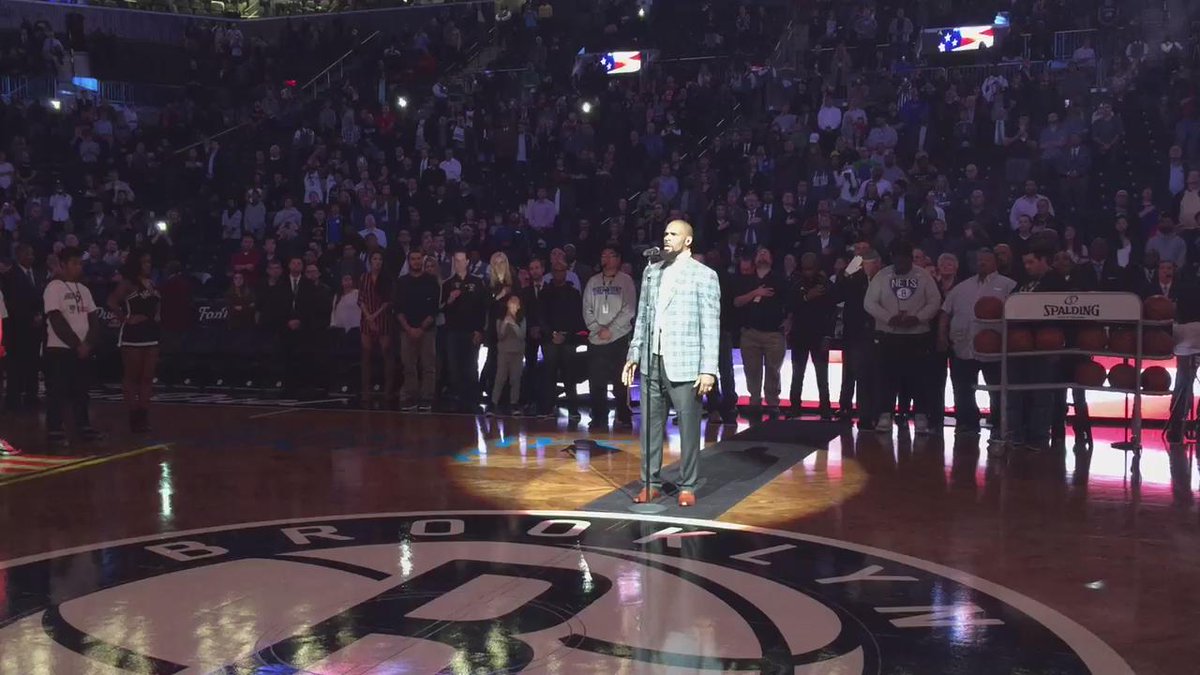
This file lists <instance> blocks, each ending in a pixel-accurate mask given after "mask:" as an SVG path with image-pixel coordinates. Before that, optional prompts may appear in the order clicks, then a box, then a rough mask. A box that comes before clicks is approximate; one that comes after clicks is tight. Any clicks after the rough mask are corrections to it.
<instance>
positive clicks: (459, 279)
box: [442, 251, 487, 413]
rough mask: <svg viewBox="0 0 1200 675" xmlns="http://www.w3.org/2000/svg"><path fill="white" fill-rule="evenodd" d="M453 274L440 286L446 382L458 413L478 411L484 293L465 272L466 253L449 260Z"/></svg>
mask: <svg viewBox="0 0 1200 675" xmlns="http://www.w3.org/2000/svg"><path fill="white" fill-rule="evenodd" d="M451 264H452V266H453V274H451V275H450V278H449V279H447V280H446V281H445V282H444V283H443V284H442V312H443V313H444V315H445V317H446V324H445V330H446V352H447V357H448V358H447V359H446V364H447V369H448V371H449V372H447V379H448V380H449V384H450V390H451V392H452V394H453V396H454V398H455V400H456V403H457V406H458V410H459V411H460V412H472V413H477V412H479V396H478V392H477V389H476V384H477V383H478V381H479V379H478V375H479V373H478V367H479V346H480V345H481V344H483V334H484V330H483V329H484V325H483V322H484V319H485V317H486V315H487V304H486V303H487V291H486V289H485V287H484V283H483V279H480V278H479V277H476V276H472V275H470V274H469V273H468V272H467V266H468V261H467V254H466V252H465V251H458V252H456V253H455V254H454V257H453V259H452V261H451Z"/></svg>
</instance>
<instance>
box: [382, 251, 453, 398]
mask: <svg viewBox="0 0 1200 675" xmlns="http://www.w3.org/2000/svg"><path fill="white" fill-rule="evenodd" d="M393 293H394V297H393V298H392V311H394V312H395V313H396V323H397V324H399V326H400V363H401V367H402V368H403V369H404V384H403V385H402V386H401V391H400V409H401V410H404V411H412V410H419V411H421V412H428V411H430V410H432V409H433V398H434V395H435V393H436V389H435V382H436V380H437V327H436V326H435V325H434V323H435V321H436V320H437V313H438V309H439V307H440V306H441V298H442V286H441V284H440V283H439V282H438V279H437V277H436V276H435V275H433V274H429V273H427V272H426V271H425V254H423V253H421V252H420V251H415V250H414V251H411V252H410V253H409V254H408V274H406V275H404V276H402V277H400V278H399V279H397V280H396V284H395V287H394V288H393Z"/></svg>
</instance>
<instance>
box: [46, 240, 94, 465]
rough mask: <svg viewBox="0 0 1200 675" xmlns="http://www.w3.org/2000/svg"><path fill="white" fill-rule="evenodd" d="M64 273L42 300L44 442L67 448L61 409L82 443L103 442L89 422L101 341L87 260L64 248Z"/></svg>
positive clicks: (59, 255)
mask: <svg viewBox="0 0 1200 675" xmlns="http://www.w3.org/2000/svg"><path fill="white" fill-rule="evenodd" d="M58 257H59V260H60V261H61V262H62V272H61V273H60V274H59V276H58V277H56V278H55V279H54V280H53V281H51V282H50V283H49V284H47V285H46V290H45V292H44V293H43V294H42V300H43V302H44V303H45V312H46V321H47V322H48V324H49V330H47V331H46V351H45V365H46V437H47V442H48V444H49V445H51V446H58V447H62V446H66V445H67V434H66V432H65V431H63V406H64V405H66V404H68V403H69V404H70V405H71V412H72V415H73V417H74V420H75V426H76V427H77V428H78V430H79V435H80V437H81V438H83V440H84V441H96V440H100V439H101V438H102V435H101V434H100V432H98V431H97V430H96V429H94V428H92V425H91V422H90V420H89V418H88V386H89V377H88V375H89V373H88V362H89V360H90V359H91V356H92V347H93V345H94V344H95V341H96V339H97V338H98V337H99V336H100V320H99V318H98V316H97V314H96V302H95V301H94V300H93V299H92V292H91V291H89V290H88V288H87V286H85V285H83V282H82V280H83V254H82V253H80V251H79V249H77V248H65V249H63V250H62V252H61V253H59V254H58Z"/></svg>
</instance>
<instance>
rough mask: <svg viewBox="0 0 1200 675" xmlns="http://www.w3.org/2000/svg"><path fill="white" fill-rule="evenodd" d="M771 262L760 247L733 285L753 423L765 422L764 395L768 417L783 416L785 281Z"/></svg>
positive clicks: (766, 253)
mask: <svg viewBox="0 0 1200 675" xmlns="http://www.w3.org/2000/svg"><path fill="white" fill-rule="evenodd" d="M772 263H773V260H772V258H771V252H770V251H769V250H767V249H766V248H763V247H760V248H759V249H758V251H757V252H755V254H754V260H753V266H752V267H751V269H750V270H749V271H748V273H743V274H741V275H739V276H738V278H737V279H736V280H735V281H734V285H733V287H734V291H733V293H734V298H733V306H734V308H736V310H737V311H738V312H739V313H740V314H741V317H740V321H739V323H740V325H741V326H742V341H741V348H742V368H743V369H744V370H745V372H746V388H747V389H749V390H750V411H749V413H748V415H747V416H748V417H749V419H750V423H751V424H757V423H759V422H761V421H762V408H761V405H762V397H763V395H764V394H765V396H766V399H767V415H768V417H770V418H771V419H776V418H779V417H780V416H781V413H780V411H779V392H780V390H781V389H782V383H781V380H780V376H779V371H780V369H781V368H782V367H783V357H784V354H785V353H786V352H787V343H786V341H785V340H784V329H785V326H784V321H785V320H786V319H787V304H786V297H785V292H786V285H785V283H786V282H785V281H784V279H783V276H782V275H780V274H778V273H776V272H775V271H774V270H772ZM743 271H744V272H745V265H743ZM764 389H765V391H764ZM792 404H793V405H796V404H797V402H796V401H793V402H792Z"/></svg>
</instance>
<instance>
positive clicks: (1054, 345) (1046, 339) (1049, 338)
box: [1034, 326, 1067, 352]
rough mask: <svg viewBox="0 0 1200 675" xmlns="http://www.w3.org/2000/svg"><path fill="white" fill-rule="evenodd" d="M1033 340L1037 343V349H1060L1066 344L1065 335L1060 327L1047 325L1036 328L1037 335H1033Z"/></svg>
mask: <svg viewBox="0 0 1200 675" xmlns="http://www.w3.org/2000/svg"><path fill="white" fill-rule="evenodd" d="M1034 342H1035V343H1036V344H1037V348H1038V350H1039V351H1043V352H1044V351H1050V350H1052V349H1062V348H1063V347H1066V346H1067V335H1066V333H1064V332H1063V330H1062V329H1061V328H1058V327H1056V326H1047V327H1045V328H1039V329H1038V331H1037V336H1036V337H1034Z"/></svg>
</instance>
